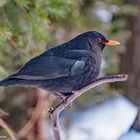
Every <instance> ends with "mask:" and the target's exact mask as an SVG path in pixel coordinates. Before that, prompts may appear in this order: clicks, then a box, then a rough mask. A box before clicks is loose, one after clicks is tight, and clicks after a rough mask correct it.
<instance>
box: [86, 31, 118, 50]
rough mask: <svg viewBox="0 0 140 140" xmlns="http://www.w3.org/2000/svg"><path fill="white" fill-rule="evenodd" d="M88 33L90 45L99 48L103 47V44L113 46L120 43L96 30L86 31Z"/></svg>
mask: <svg viewBox="0 0 140 140" xmlns="http://www.w3.org/2000/svg"><path fill="white" fill-rule="evenodd" d="M87 33H89V34H90V36H89V42H90V45H91V47H93V49H94V48H97V47H99V48H100V49H101V50H103V49H104V47H105V46H114V45H119V44H120V43H119V42H118V41H116V40H108V39H106V38H105V37H104V36H103V35H102V34H101V33H99V32H96V31H90V32H87Z"/></svg>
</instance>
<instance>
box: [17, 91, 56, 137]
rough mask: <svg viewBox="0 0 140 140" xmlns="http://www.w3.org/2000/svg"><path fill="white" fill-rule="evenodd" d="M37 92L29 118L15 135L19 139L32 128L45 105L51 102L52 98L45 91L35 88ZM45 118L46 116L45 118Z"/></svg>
mask: <svg viewBox="0 0 140 140" xmlns="http://www.w3.org/2000/svg"><path fill="white" fill-rule="evenodd" d="M36 90H37V91H36V93H37V104H36V107H35V109H34V111H33V113H32V116H31V118H30V120H29V121H28V122H27V123H26V124H25V126H24V127H23V128H21V129H20V130H19V131H18V133H17V137H18V138H19V139H21V138H24V137H25V136H26V135H27V134H28V133H29V131H30V130H31V129H32V128H33V126H34V124H35V123H36V122H37V120H38V119H39V118H40V116H41V114H42V112H43V111H44V110H46V107H48V106H49V103H50V104H51V103H52V101H53V100H54V98H52V96H50V95H49V94H47V93H46V91H44V90H41V89H36ZM45 119H46V118H45Z"/></svg>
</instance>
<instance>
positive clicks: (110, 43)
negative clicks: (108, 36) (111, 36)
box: [105, 40, 120, 46]
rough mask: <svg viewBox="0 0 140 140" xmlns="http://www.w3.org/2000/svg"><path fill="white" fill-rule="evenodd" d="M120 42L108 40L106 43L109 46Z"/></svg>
mask: <svg viewBox="0 0 140 140" xmlns="http://www.w3.org/2000/svg"><path fill="white" fill-rule="evenodd" d="M119 44H120V43H119V42H118V41H115V40H108V42H106V43H105V45H107V46H113V45H119Z"/></svg>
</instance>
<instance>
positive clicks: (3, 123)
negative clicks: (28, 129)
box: [0, 119, 17, 140]
mask: <svg viewBox="0 0 140 140" xmlns="http://www.w3.org/2000/svg"><path fill="white" fill-rule="evenodd" d="M0 126H1V127H2V128H4V129H5V130H6V131H7V133H8V134H9V136H10V139H11V140H17V138H16V137H15V133H14V131H13V130H12V129H11V128H10V127H9V126H8V124H6V122H4V121H3V120H2V119H0ZM3 139H4V138H3ZM6 139H7V138H6Z"/></svg>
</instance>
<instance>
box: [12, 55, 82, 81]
mask: <svg viewBox="0 0 140 140" xmlns="http://www.w3.org/2000/svg"><path fill="white" fill-rule="evenodd" d="M84 67H85V61H84V60H83V59H82V60H73V59H66V58H61V57H57V56H43V57H37V58H34V59H32V60H30V61H29V62H28V63H26V64H25V66H24V67H23V68H22V69H21V70H20V71H19V72H17V73H16V74H13V75H11V78H20V79H28V80H30V79H31V80H47V79H55V78H59V77H67V76H70V75H79V74H81V73H82V72H84Z"/></svg>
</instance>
